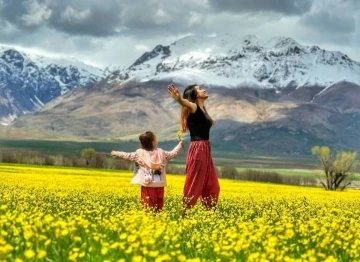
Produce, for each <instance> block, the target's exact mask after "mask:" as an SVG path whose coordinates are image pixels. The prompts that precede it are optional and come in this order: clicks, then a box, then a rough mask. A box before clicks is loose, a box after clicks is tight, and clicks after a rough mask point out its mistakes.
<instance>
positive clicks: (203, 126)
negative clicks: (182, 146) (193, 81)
mask: <svg viewBox="0 0 360 262" xmlns="http://www.w3.org/2000/svg"><path fill="white" fill-rule="evenodd" d="M187 125H188V128H189V131H190V138H191V141H198V140H209V135H210V128H211V119H210V118H209V117H208V115H207V114H206V113H205V112H204V111H203V110H202V109H201V108H200V107H199V106H198V105H197V107H196V111H195V113H190V114H189V116H188V118H187Z"/></svg>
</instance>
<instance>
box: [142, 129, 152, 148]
mask: <svg viewBox="0 0 360 262" xmlns="http://www.w3.org/2000/svg"><path fill="white" fill-rule="evenodd" d="M139 140H140V144H141V148H142V149H145V150H147V151H150V150H153V149H154V147H153V144H152V143H153V141H154V140H155V134H154V133H153V132H151V131H146V132H145V133H144V134H141V135H140V136H139Z"/></svg>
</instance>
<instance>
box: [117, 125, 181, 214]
mask: <svg viewBox="0 0 360 262" xmlns="http://www.w3.org/2000/svg"><path fill="white" fill-rule="evenodd" d="M139 140H140V143H141V149H138V150H136V151H135V152H132V153H127V152H121V151H111V153H110V154H111V155H112V156H117V157H119V158H122V159H125V160H130V161H132V162H135V163H137V164H138V165H139V169H138V171H137V172H136V173H135V175H134V177H133V179H132V180H131V183H132V184H139V185H141V203H142V205H143V207H144V208H152V209H154V210H155V211H161V210H162V208H163V206H164V187H165V186H166V171H165V166H166V164H167V162H168V160H170V159H172V158H174V157H176V156H177V155H178V154H180V152H181V150H182V149H183V147H184V142H183V141H180V142H179V144H178V145H177V146H176V147H175V148H174V149H173V150H172V151H170V152H167V151H165V150H163V149H161V148H157V145H158V142H157V139H156V136H155V134H154V133H153V132H150V131H147V132H145V133H144V134H141V135H140V136H139Z"/></svg>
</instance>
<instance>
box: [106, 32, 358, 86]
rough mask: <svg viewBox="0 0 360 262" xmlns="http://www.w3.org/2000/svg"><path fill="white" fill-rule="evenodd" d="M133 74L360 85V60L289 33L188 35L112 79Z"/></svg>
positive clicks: (236, 82)
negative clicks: (263, 36) (304, 42)
mask: <svg viewBox="0 0 360 262" xmlns="http://www.w3.org/2000/svg"><path fill="white" fill-rule="evenodd" d="M195 75H196V77H195ZM133 77H136V78H137V79H139V80H140V81H145V80H151V79H172V78H173V77H175V78H176V79H178V81H181V79H183V80H184V81H186V82H189V81H190V82H191V81H192V80H191V79H193V80H194V81H192V82H194V83H195V82H196V83H199V84H206V85H222V86H225V87H236V86H243V85H255V86H259V87H263V88H284V87H286V86H288V85H297V86H303V85H321V86H328V85H329V84H332V83H334V82H337V81H341V80H347V81H349V82H353V83H356V84H360V63H359V62H356V61H353V60H351V59H350V58H349V57H348V56H347V55H345V54H343V53H341V52H331V51H325V50H322V49H320V48H319V47H317V46H311V47H310V46H304V45H301V44H299V43H298V42H297V41H295V40H294V39H292V38H289V37H276V38H271V39H268V40H262V41H260V40H259V39H258V38H257V37H256V36H254V35H247V36H244V37H235V36H232V35H223V36H215V37H213V36H186V37H184V38H182V39H179V40H177V41H175V42H174V43H172V44H171V45H170V46H161V45H159V46H157V47H155V48H154V49H153V50H152V51H151V52H147V53H145V54H144V55H143V56H142V57H140V58H139V59H138V60H137V61H136V62H135V63H134V64H133V65H132V66H131V67H129V68H128V69H125V70H123V71H121V72H120V73H119V74H118V75H117V76H116V77H115V76H113V77H112V79H117V81H123V80H126V79H129V78H133Z"/></svg>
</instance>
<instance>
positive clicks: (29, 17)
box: [0, 0, 52, 27]
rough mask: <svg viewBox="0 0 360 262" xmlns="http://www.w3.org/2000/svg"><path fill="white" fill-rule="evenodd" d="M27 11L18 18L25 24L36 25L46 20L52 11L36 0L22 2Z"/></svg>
mask: <svg viewBox="0 0 360 262" xmlns="http://www.w3.org/2000/svg"><path fill="white" fill-rule="evenodd" d="M24 5H25V9H26V10H27V13H24V14H23V15H22V16H21V17H20V20H21V21H22V22H23V24H24V25H25V26H28V27H31V26H38V25H41V24H42V23H44V21H46V20H48V19H49V18H50V16H51V14H52V11H51V10H50V9H49V8H48V7H47V6H46V5H44V4H39V3H38V2H37V0H29V1H27V2H25V3H24ZM0 7H1V3H0Z"/></svg>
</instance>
